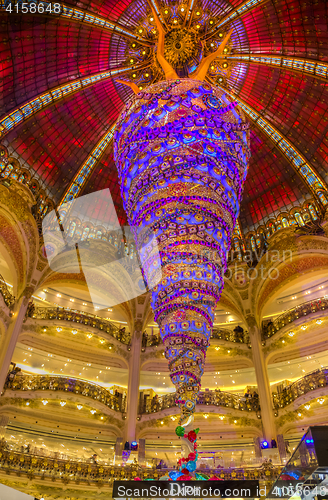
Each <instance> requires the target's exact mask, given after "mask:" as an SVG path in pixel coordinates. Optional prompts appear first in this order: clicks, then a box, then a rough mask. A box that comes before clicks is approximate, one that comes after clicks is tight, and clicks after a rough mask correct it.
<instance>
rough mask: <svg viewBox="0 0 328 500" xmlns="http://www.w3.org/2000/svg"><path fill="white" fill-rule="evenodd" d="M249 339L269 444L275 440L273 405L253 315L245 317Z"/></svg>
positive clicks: (264, 431) (259, 335) (259, 336)
mask: <svg viewBox="0 0 328 500" xmlns="http://www.w3.org/2000/svg"><path fill="white" fill-rule="evenodd" d="M246 319H247V323H248V327H249V337H250V341H251V345H252V354H253V363H254V368H255V375H256V381H257V388H258V395H259V399H260V405H261V417H262V427H263V437H264V438H265V439H266V440H267V441H268V442H269V444H271V440H272V439H276V426H275V422H274V414H273V405H272V397H271V389H270V382H269V377H268V372H267V367H266V363H265V359H264V355H263V350H262V345H261V332H260V329H259V327H258V325H257V323H256V320H255V317H254V316H253V315H249V316H247V318H246Z"/></svg>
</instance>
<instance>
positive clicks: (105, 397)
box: [5, 374, 126, 413]
mask: <svg viewBox="0 0 328 500" xmlns="http://www.w3.org/2000/svg"><path fill="white" fill-rule="evenodd" d="M6 389H12V390H13V391H40V390H41V391H44V390H48V391H59V392H67V393H71V394H80V395H81V396H85V397H86V398H91V399H94V400H96V401H99V402H100V403H103V404H104V405H106V406H108V407H109V408H111V409H112V410H114V411H117V412H122V413H123V412H125V410H126V395H125V394H122V393H118V394H117V395H115V394H111V393H110V392H109V391H108V390H107V389H105V388H104V387H101V386H99V385H96V384H93V383H92V382H87V381H85V380H81V379H75V378H69V377H61V376H57V375H56V376H50V375H44V376H43V375H35V376H31V375H15V376H14V378H13V379H12V380H11V379H10V374H8V377H7V380H6V384H5V390H6Z"/></svg>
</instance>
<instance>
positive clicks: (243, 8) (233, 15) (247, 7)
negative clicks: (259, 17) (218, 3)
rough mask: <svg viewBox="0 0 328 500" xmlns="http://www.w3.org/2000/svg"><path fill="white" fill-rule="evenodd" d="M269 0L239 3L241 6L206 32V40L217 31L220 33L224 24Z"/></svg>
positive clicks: (249, 0) (251, 0) (252, 0)
mask: <svg viewBox="0 0 328 500" xmlns="http://www.w3.org/2000/svg"><path fill="white" fill-rule="evenodd" d="M268 1H269V0H246V2H243V3H242V4H241V5H239V7H237V8H236V9H233V10H232V11H231V12H229V13H228V14H227V15H226V16H224V17H223V18H222V19H221V20H220V21H219V22H218V23H217V24H216V25H215V26H214V28H213V29H212V30H211V31H209V32H208V33H207V34H206V37H205V40H208V39H209V38H212V37H213V36H215V35H216V33H218V32H219V31H221V30H222V27H223V26H224V25H226V24H228V23H231V22H232V21H236V20H237V19H238V18H239V17H241V16H243V15H244V14H246V13H248V12H250V11H251V10H252V9H254V8H256V7H258V5H261V6H262V5H264V4H265V3H266V2H268Z"/></svg>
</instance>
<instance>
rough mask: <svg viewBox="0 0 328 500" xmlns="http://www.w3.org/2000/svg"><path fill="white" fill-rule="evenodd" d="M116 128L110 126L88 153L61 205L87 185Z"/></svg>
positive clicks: (74, 196)
mask: <svg viewBox="0 0 328 500" xmlns="http://www.w3.org/2000/svg"><path fill="white" fill-rule="evenodd" d="M114 128H115V125H113V126H112V127H111V128H110V130H108V131H107V132H106V134H105V135H104V136H103V137H102V138H101V139H100V141H98V143H97V144H96V146H95V147H94V148H93V150H92V151H91V153H90V154H89V155H88V158H87V159H86V160H85V161H84V162H83V164H82V166H81V167H80V168H79V170H78V172H77V173H76V174H75V176H74V178H73V180H72V182H71V183H70V185H69V187H68V189H67V190H66V191H65V193H64V195H63V196H62V199H61V201H60V205H61V204H63V203H67V202H69V201H71V200H73V199H74V198H76V197H77V196H78V195H79V194H80V193H81V190H82V188H83V187H84V186H85V184H86V182H87V180H88V179H89V178H90V175H91V174H92V172H93V171H94V169H95V167H96V165H97V163H98V161H99V159H100V158H101V157H102V155H103V153H104V151H105V149H107V146H108V145H109V143H110V142H111V140H112V138H113V135H114Z"/></svg>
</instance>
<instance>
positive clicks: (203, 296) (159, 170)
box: [114, 11, 249, 425]
mask: <svg viewBox="0 0 328 500" xmlns="http://www.w3.org/2000/svg"><path fill="white" fill-rule="evenodd" d="M153 16H154V18H155V20H156V25H157V30H158V33H159V37H158V46H157V60H158V62H159V63H160V65H161V67H162V68H163V70H164V73H165V80H164V81H160V82H158V83H155V84H153V85H151V86H149V87H147V88H146V89H145V90H143V91H140V89H139V88H138V87H137V85H135V84H134V83H131V82H122V83H126V84H127V85H129V86H130V87H131V88H132V89H133V90H134V92H135V93H136V96H135V97H134V98H133V99H131V100H130V102H129V103H128V104H127V105H126V106H125V108H124V110H123V112H122V113H121V116H120V118H119V120H118V122H117V125H116V131H115V135H114V139H115V145H114V155H115V161H116V165H117V168H118V172H119V177H120V182H121V194H122V198H123V202H124V207H125V210H126V212H127V215H128V219H129V223H130V225H131V226H132V228H134V229H135V234H136V238H137V240H138V241H137V244H138V246H139V247H140V245H141V246H142V245H144V244H146V243H148V242H149V238H150V236H151V235H153V234H155V236H156V241H157V245H158V248H159V256H160V262H156V257H155V256H152V255H150V256H148V263H149V262H151V264H152V266H153V267H152V268H151V269H148V273H150V276H151V278H156V275H157V276H158V273H159V271H161V273H162V275H161V279H160V281H159V283H158V284H157V285H156V286H155V287H154V288H153V289H152V290H151V294H152V308H153V311H154V314H155V321H157V322H158V324H159V326H160V332H161V337H162V339H163V343H164V346H165V356H166V358H167V359H168V362H169V369H170V376H171V380H172V382H173V383H174V385H175V387H176V392H177V402H178V403H179V406H180V409H181V413H182V415H181V419H180V423H181V424H183V425H186V421H189V420H190V419H188V417H189V416H191V415H192V413H193V412H194V411H195V405H196V399H197V394H198V392H199V390H200V387H201V376H202V374H203V371H204V363H205V356H206V350H207V347H208V345H209V339H210V336H211V329H212V326H213V320H214V309H215V306H216V303H217V302H218V300H219V299H220V295H221V292H222V289H223V274H224V272H225V269H226V254H227V251H228V250H229V248H230V242H231V234H232V232H233V229H234V227H235V224H236V218H237V216H238V212H239V202H240V199H241V196H242V190H243V185H244V181H245V178H246V174H247V165H248V157H249V150H248V132H247V128H248V125H247V124H246V123H245V121H244V119H243V115H242V112H241V111H240V110H239V109H237V107H236V104H235V103H231V102H230V101H229V100H228V98H227V97H226V96H225V95H224V93H223V92H222V91H221V90H219V89H218V88H217V87H215V86H213V85H210V84H209V83H207V82H205V81H204V80H205V77H206V73H207V70H208V68H209V65H210V64H211V62H212V61H213V60H214V59H215V58H217V57H220V55H221V54H222V53H223V49H224V47H225V45H226V44H227V42H228V40H229V38H230V35H231V33H229V34H228V35H227V36H226V37H225V38H224V39H223V41H222V43H221V45H220V46H219V48H218V49H217V50H216V51H215V52H213V53H212V54H210V55H208V56H207V57H205V58H203V60H202V61H201V62H200V64H199V66H198V68H197V70H196V71H195V72H194V74H192V75H191V76H190V78H183V79H179V78H178V76H177V74H176V72H175V70H174V68H173V67H172V65H171V64H169V62H168V61H167V60H166V59H165V57H164V49H165V47H164V43H165V34H164V29H163V26H162V24H161V23H160V21H159V19H158V17H157V15H156V13H155V12H154V11H153ZM157 260H158V259H157ZM148 278H149V274H148Z"/></svg>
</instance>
